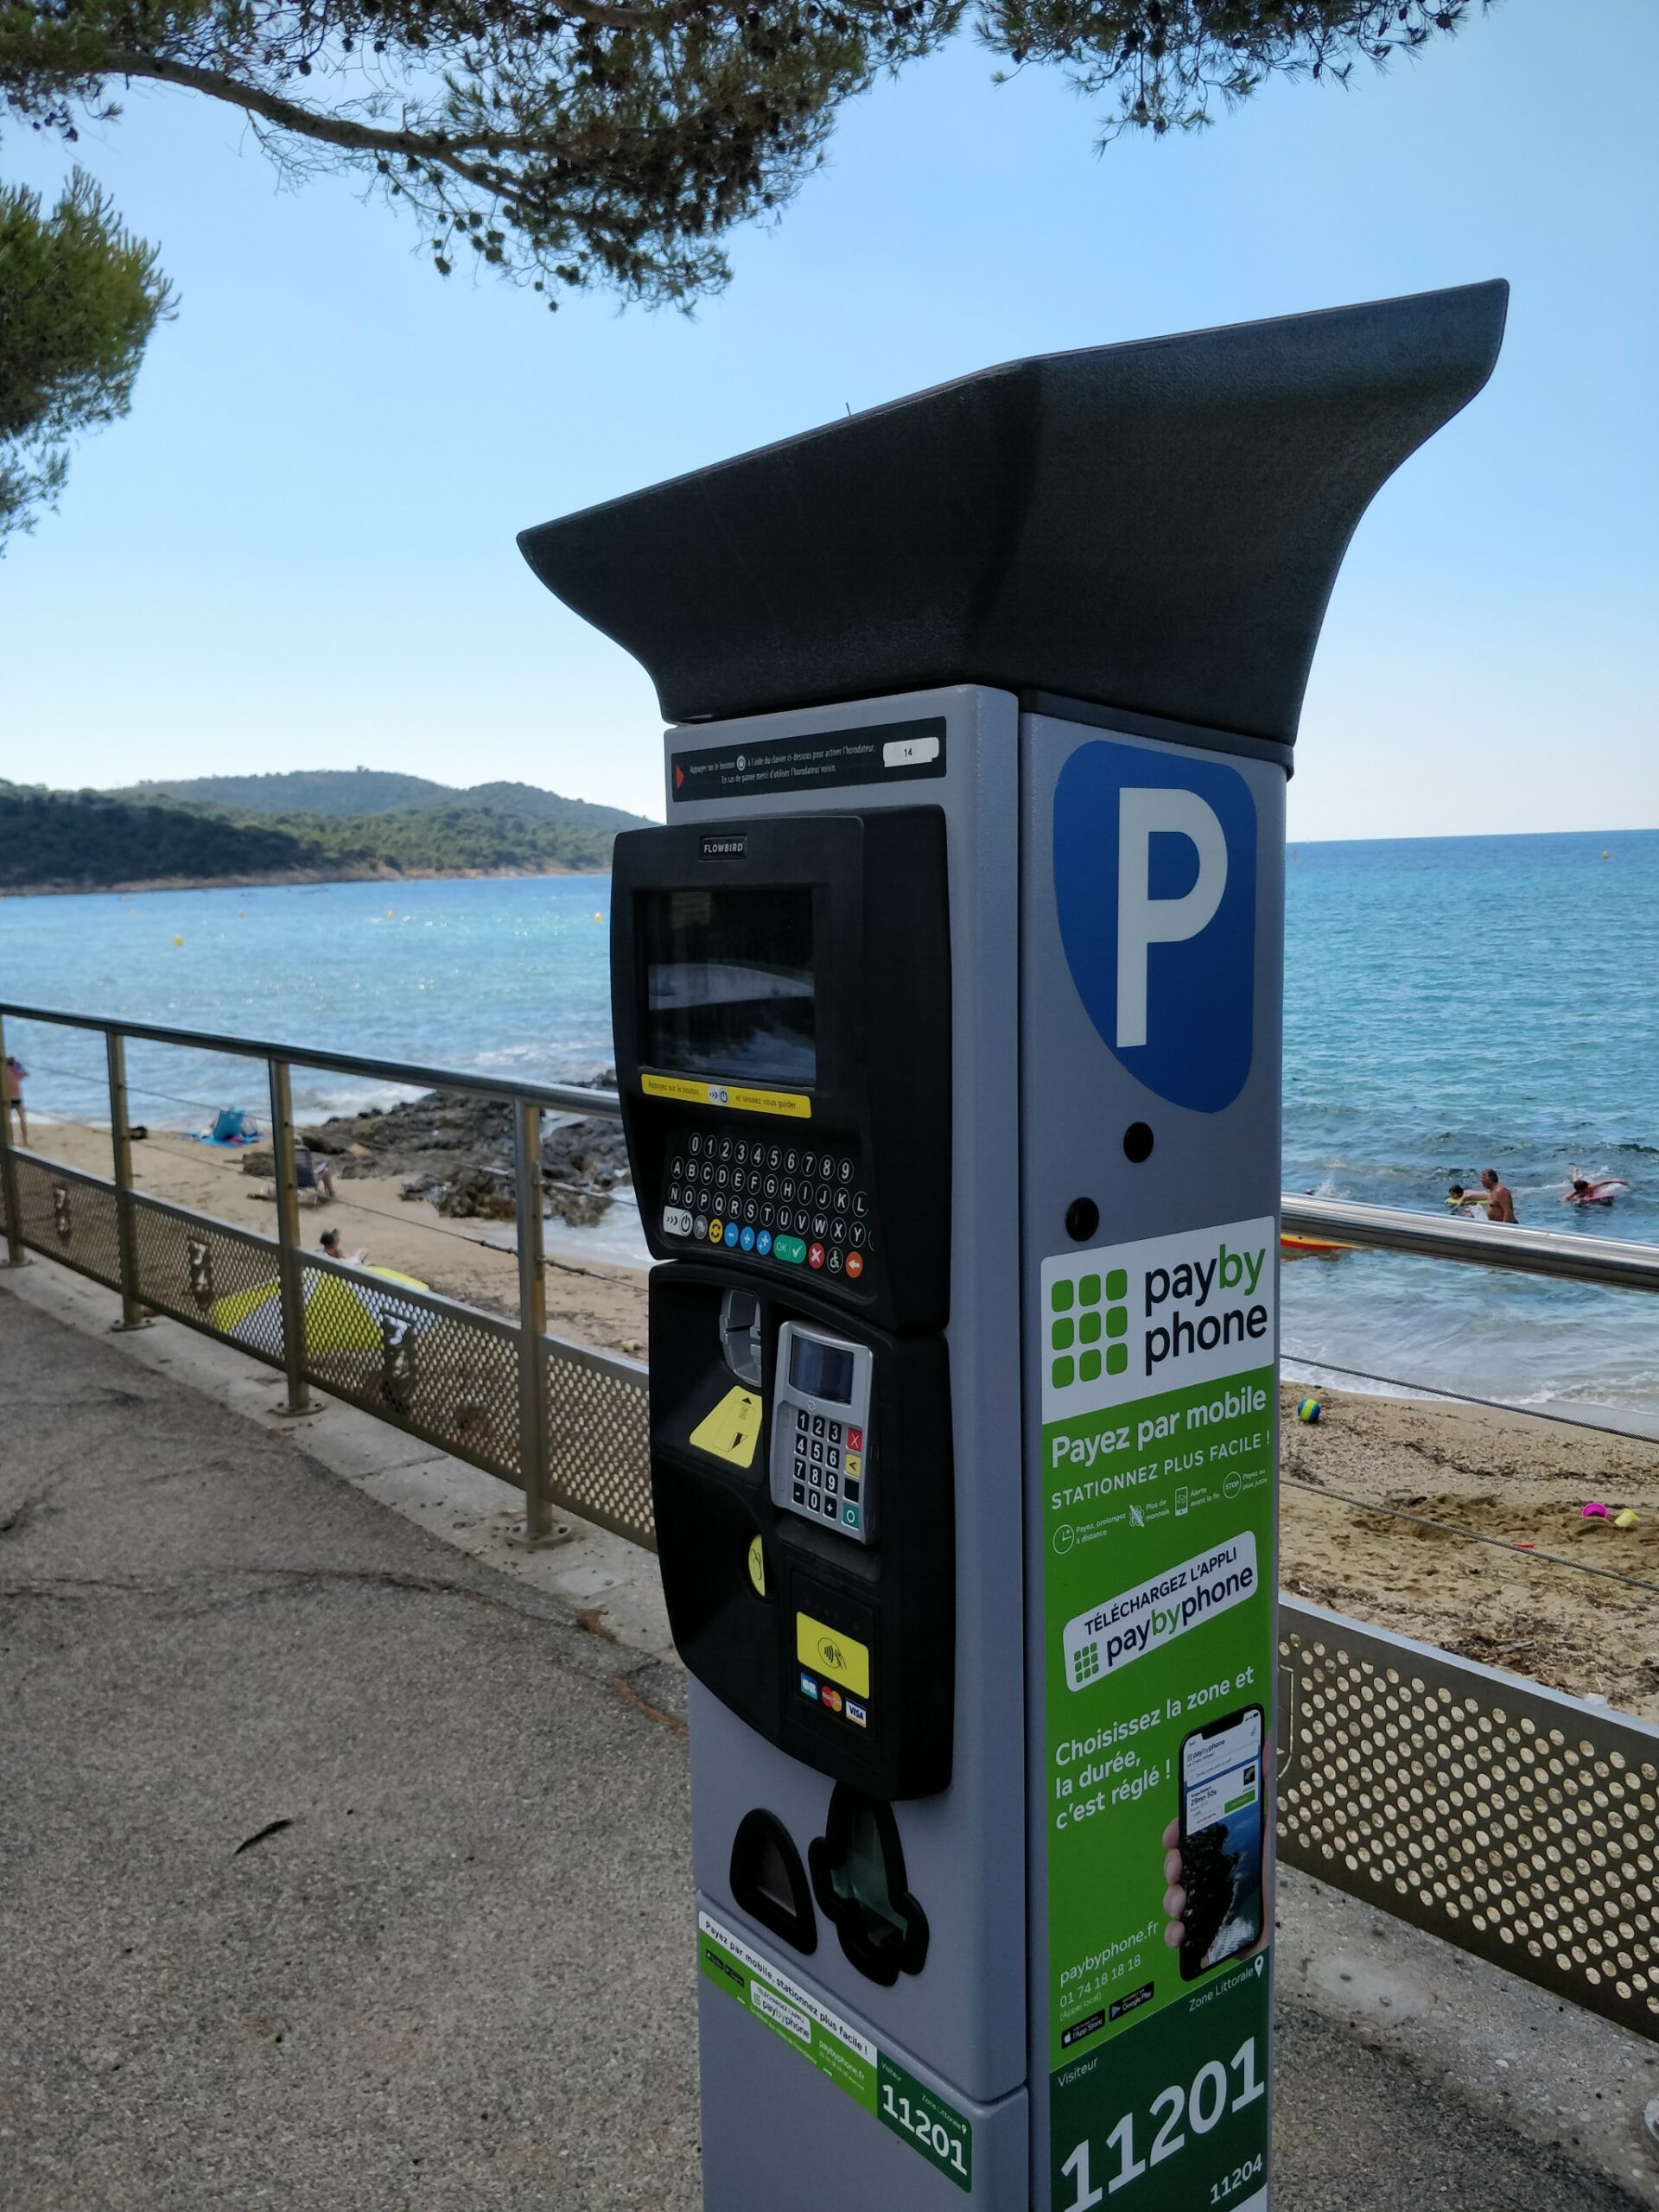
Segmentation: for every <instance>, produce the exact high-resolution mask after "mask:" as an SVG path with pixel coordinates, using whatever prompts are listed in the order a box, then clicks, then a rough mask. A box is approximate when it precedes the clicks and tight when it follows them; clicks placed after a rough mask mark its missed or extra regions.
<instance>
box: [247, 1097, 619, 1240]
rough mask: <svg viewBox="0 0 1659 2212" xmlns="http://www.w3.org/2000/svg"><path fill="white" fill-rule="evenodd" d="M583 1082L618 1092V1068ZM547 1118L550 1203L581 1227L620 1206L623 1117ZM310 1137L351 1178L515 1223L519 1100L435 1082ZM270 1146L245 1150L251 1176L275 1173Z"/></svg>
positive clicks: (443, 1207)
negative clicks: (390, 1184) (394, 1182)
mask: <svg viewBox="0 0 1659 2212" xmlns="http://www.w3.org/2000/svg"><path fill="white" fill-rule="evenodd" d="M578 1087H579V1088H581V1089H583V1090H614V1088H615V1087H616V1071H615V1069H614V1068H605V1069H602V1070H601V1071H599V1072H598V1073H596V1074H594V1075H592V1076H588V1077H584V1078H583V1079H582V1082H581V1083H580V1084H579V1086H578ZM549 1121H550V1117H547V1116H544V1117H543V1137H542V1192H543V1198H544V1200H545V1203H546V1205H547V1206H548V1208H549V1209H550V1211H552V1212H553V1213H554V1214H556V1216H557V1217H558V1218H559V1219H560V1220H562V1221H563V1222H565V1223H567V1224H569V1226H570V1227H571V1228H573V1229H586V1228H589V1227H591V1226H592V1224H594V1222H597V1221H601V1220H603V1218H604V1217H605V1216H606V1215H607V1213H608V1212H609V1211H610V1209H611V1205H612V1203H613V1192H615V1191H616V1190H617V1189H618V1188H619V1187H620V1185H626V1182H627V1181H628V1154H627V1147H626V1144H625V1143H624V1141H623V1137H622V1125H621V1123H620V1122H614V1121H612V1120H611V1119H610V1118H609V1117H608V1116H604V1117H599V1116H595V1117H594V1118H593V1119H591V1120H590V1119H588V1118H586V1117H584V1116H579V1115H572V1116H569V1117H566V1116H559V1117H558V1118H557V1119H556V1120H552V1121H551V1125H550V1126H549ZM298 1136H299V1141H300V1142H301V1143H302V1144H305V1145H308V1146H309V1147H310V1148H311V1150H312V1151H313V1152H314V1153H316V1154H319V1155H321V1156H323V1157H326V1158H327V1160H328V1163H329V1166H331V1167H332V1168H333V1170H334V1173H335V1174H336V1175H337V1176H339V1177H340V1178H341V1179H350V1178H353V1177H356V1176H375V1177H380V1178H391V1177H397V1178H401V1179H402V1180H401V1187H400V1192H399V1195H400V1196H401V1197H403V1198H411V1199H413V1198H420V1199H424V1200H425V1202H426V1203H427V1204H428V1205H430V1206H432V1207H434V1208H435V1210H436V1211H438V1212H439V1213H441V1214H445V1215H448V1217H451V1218H452V1219H458V1220H472V1219H480V1220H486V1221H511V1220H512V1219H513V1217H514V1216H515V1214H516V1213H517V1211H518V1207H517V1204H516V1199H515V1192H514V1157H513V1150H514V1138H513V1108H512V1102H511V1101H510V1100H508V1099H505V1098H489V1097H480V1096H478V1094H477V1093H476V1092H468V1091H445V1090H429V1091H426V1092H423V1095H422V1096H420V1097H419V1098H410V1099H405V1100H403V1101H401V1102H400V1103H398V1104H397V1105H396V1106H387V1107H384V1108H383V1107H376V1106H372V1107H369V1108H368V1109H365V1111H364V1112H363V1113H360V1114H336V1115H334V1116H331V1118H330V1119H329V1120H327V1121H326V1122H319V1123H315V1124H313V1125H308V1126H306V1127H304V1128H301V1129H300V1130H299V1131H298ZM272 1167H273V1162H272V1158H271V1154H270V1153H269V1152H268V1151H264V1150H255V1151H251V1152H249V1153H247V1154H245V1155H244V1157H243V1160H242V1172H243V1173H244V1174H245V1175H260V1176H268V1175H270V1173H271V1172H272Z"/></svg>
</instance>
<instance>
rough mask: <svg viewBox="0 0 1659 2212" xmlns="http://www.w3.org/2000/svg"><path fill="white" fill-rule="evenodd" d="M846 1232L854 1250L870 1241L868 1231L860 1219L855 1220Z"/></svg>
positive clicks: (859, 1248)
mask: <svg viewBox="0 0 1659 2212" xmlns="http://www.w3.org/2000/svg"><path fill="white" fill-rule="evenodd" d="M847 1234H848V1236H849V1237H850V1238H851V1240H852V1245H853V1249H854V1250H855V1252H856V1251H859V1250H861V1249H862V1247H863V1246H864V1245H866V1244H868V1243H869V1241H870V1232H869V1230H868V1229H866V1228H865V1226H864V1224H863V1223H862V1222H861V1221H855V1223H854V1224H853V1225H852V1227H851V1228H850V1229H849V1230H848V1232H847Z"/></svg>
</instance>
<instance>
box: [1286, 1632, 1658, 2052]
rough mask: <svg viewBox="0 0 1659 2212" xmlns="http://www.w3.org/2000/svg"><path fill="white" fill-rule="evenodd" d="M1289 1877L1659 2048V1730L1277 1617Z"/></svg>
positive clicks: (1474, 1669)
mask: <svg viewBox="0 0 1659 2212" xmlns="http://www.w3.org/2000/svg"><path fill="white" fill-rule="evenodd" d="M1279 1655H1280V1675H1279V1704H1278V1740H1279V1843H1280V1851H1281V1856H1282V1858H1283V1860H1284V1863H1285V1864H1286V1865H1287V1866H1298V1867H1300V1868H1301V1869H1302V1870H1303V1871H1304V1872H1307V1873H1310V1874H1317V1875H1318V1876H1319V1878H1321V1879H1322V1880H1324V1881H1326V1882H1330V1883H1332V1885H1334V1886H1335V1887H1337V1888H1338V1889H1342V1890H1347V1891H1351V1893H1352V1894H1353V1895H1354V1896H1355V1897H1364V1898H1366V1899H1367V1900H1368V1901H1369V1902H1370V1904H1375V1905H1376V1906H1378V1907H1379V1908H1381V1910H1383V1911H1385V1912H1389V1913H1393V1914H1395V1915H1396V1916H1398V1917H1399V1918H1401V1919H1402V1920H1408V1921H1411V1922H1414V1923H1415V1924H1416V1925H1417V1926H1418V1927H1420V1928H1425V1929H1428V1930H1429V1932H1430V1933H1431V1934H1433V1935H1435V1936H1443V1937H1445V1938H1446V1941H1447V1942H1452V1943H1456V1944H1459V1945H1460V1946H1461V1947H1462V1948H1464V1949H1465V1950H1468V1951H1475V1952H1478V1953H1479V1954H1480V1955H1481V1956H1482V1957H1484V1958H1487V1959H1491V1960H1495V1961H1497V1964H1499V1965H1500V1966H1504V1967H1509V1968H1510V1970H1511V1971H1512V1972H1513V1973H1516V1974H1524V1975H1525V1976H1526V1977H1527V1979H1528V1980H1531V1981H1535V1982H1538V1983H1541V1985H1542V1986H1543V1987H1545V1988H1546V1989H1549V1990H1553V1991H1554V1992H1555V1993H1557V1994H1558V1995H1559V1996H1561V1997H1563V1998H1566V1999H1569V2000H1570V2001H1571V2002H1572V2003H1573V2004H1575V2005H1584V2006H1585V2007H1586V2008H1587V2009H1588V2010H1589V2011H1591V2012H1600V2013H1603V2014H1605V2016H1606V2018H1609V2019H1611V2020H1616V2021H1618V2023H1619V2024H1620V2025H1621V2026H1624V2027H1626V2028H1630V2029H1634V2030H1635V2031H1636V2032H1637V2034H1638V2035H1642V2036H1645V2037H1649V2039H1651V2040H1655V2041H1659V1955H1656V1917H1659V1728H1654V1727H1651V1726H1649V1725H1648V1724H1647V1723H1646V1722H1643V1721H1640V1720H1635V1719H1630V1717H1629V1716H1627V1715H1625V1714H1623V1713H1611V1712H1609V1711H1607V1710H1606V1709H1605V1708H1604V1707H1599V1706H1590V1705H1586V1704H1584V1703H1583V1702H1582V1701H1581V1700H1580V1699H1577V1698H1572V1697H1566V1696H1563V1695H1561V1694H1559V1693H1557V1692H1555V1691H1554V1690H1547V1689H1544V1688H1541V1686H1540V1685H1539V1684H1537V1683H1535V1682H1528V1681H1522V1680H1521V1679H1519V1677H1517V1676H1516V1675H1500V1674H1497V1673H1496V1672H1495V1671H1494V1670H1493V1669H1491V1668H1488V1667H1481V1666H1478V1665H1477V1664H1475V1663H1474V1662H1472V1661H1471V1660H1466V1659H1459V1658H1458V1657H1456V1656H1454V1655H1453V1654H1452V1653H1450V1652H1446V1651H1441V1650H1438V1649H1435V1648H1434V1647H1433V1646H1432V1645H1429V1644H1424V1643H1414V1642H1412V1641H1411V1640H1410V1639H1409V1638H1408V1637H1395V1636H1389V1635H1385V1634H1383V1633H1382V1632H1380V1631H1379V1630H1376V1629H1372V1628H1367V1627H1364V1626H1363V1625H1362V1624H1360V1623H1359V1622H1357V1621H1351V1620H1345V1619H1344V1618H1343V1617H1342V1616H1341V1615H1340V1614H1338V1613H1327V1612H1325V1611H1322V1610H1321V1609H1320V1608H1319V1607H1318V1606H1313V1605H1292V1604H1289V1603H1284V1604H1282V1605H1281V1609H1280V1635H1279Z"/></svg>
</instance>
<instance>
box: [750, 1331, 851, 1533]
mask: <svg viewBox="0 0 1659 2212" xmlns="http://www.w3.org/2000/svg"><path fill="white" fill-rule="evenodd" d="M873 1368H874V1356H873V1355H872V1353H871V1351H870V1349H869V1347H868V1344H849V1343H847V1342H846V1340H845V1339H844V1338H841V1337H836V1336H831V1335H830V1334H829V1332H828V1331H826V1330H823V1329H814V1328H810V1327H808V1326H807V1325H806V1324H805V1323H804V1322H802V1321H785V1323H784V1325H783V1326H782V1328H780V1329H779V1332H778V1363H777V1371H776V1379H775V1380H774V1383H773V1385H772V1459H771V1468H770V1473H771V1490H772V1503H773V1504H774V1505H775V1506H777V1507H778V1508H779V1510H780V1511H782V1512H785V1513H799V1514H802V1515H804V1516H805V1517H806V1518H807V1519H808V1520H810V1521H817V1522H820V1523H821V1524H822V1525H823V1526H824V1527H827V1528H833V1529H836V1530H837V1531H838V1533H839V1534H840V1535H843V1536H850V1537H851V1538H852V1539H853V1540H854V1541H855V1542H856V1543H861V1544H868V1543H869V1542H871V1541H873V1539H874V1535H875V1484H874V1456H873V1439H872V1437H871V1434H870V1380H871V1375H872V1371H873Z"/></svg>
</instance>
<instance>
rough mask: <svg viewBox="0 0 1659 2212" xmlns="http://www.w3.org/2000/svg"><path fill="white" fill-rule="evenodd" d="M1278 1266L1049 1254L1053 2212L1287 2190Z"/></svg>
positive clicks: (1241, 2199)
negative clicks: (1274, 2067)
mask: <svg viewBox="0 0 1659 2212" xmlns="http://www.w3.org/2000/svg"><path fill="white" fill-rule="evenodd" d="M1276 1262H1277V1230H1276V1227H1275V1224H1274V1222H1273V1221H1272V1220H1271V1218H1263V1219H1262V1220H1258V1221H1249V1222H1236V1223H1231V1224H1228V1225H1227V1226H1225V1227H1224V1228H1220V1229H1215V1230H1201V1231H1196V1232H1193V1233H1191V1234H1184V1235H1181V1236H1163V1237H1152V1238H1148V1239H1146V1240H1145V1241H1143V1242H1141V1243H1135V1244H1128V1245H1122V1246H1118V1247H1116V1248H1112V1249H1106V1250H1097V1251H1093V1252H1089V1253H1083V1254H1079V1253H1076V1252H1072V1253H1068V1254H1066V1255H1063V1256H1060V1257H1057V1258H1054V1259H1051V1260H1048V1261H1046V1262H1044V1265H1043V1271H1042V1289H1043V1326H1044V1327H1045V1329H1046V1332H1048V1339H1047V1342H1046V1345H1045V1357H1044V1381H1043V1430H1042V1452H1043V1467H1042V1480H1043V1490H1044V1505H1043V1537H1044V1554H1043V1557H1044V1626H1045V1650H1046V1658H1045V1679H1044V1686H1043V1687H1044V1705H1045V1712H1046V1738H1045V1745H1046V1760H1047V1784H1046V1789H1047V1805H1046V1825H1047V1837H1048V1846H1047V1894H1048V2022H1049V2064H1050V2068H1051V2069H1052V2145H1053V2171H1052V2176H1051V2186H1052V2200H1051V2201H1052V2205H1053V2207H1054V2212H1087V2208H1089V2207H1091V2206H1094V2205H1097V2204H1101V2203H1103V2202H1105V2201H1106V2199H1107V2198H1108V2197H1109V2196H1114V2197H1115V2196H1117V2195H1118V2194H1119V2193H1120V2192H1122V2191H1124V2190H1133V2194H1132V2195H1130V2196H1125V2197H1124V2198H1123V2202H1124V2203H1125V2205H1126V2207H1128V2206H1130V2205H1132V2206H1133V2207H1134V2208H1135V2212H1189V2209H1190V2208H1191V2207H1192V2206H1194V2205H1199V2206H1203V2205H1218V2206H1226V2207H1228V2208H1229V2209H1230V2212H1240V2209H1242V2212H1252V2208H1258V2207H1260V2206H1262V2205H1264V2204H1265V2202H1266V2189H1267V2180H1266V2159H1267V2135H1268V2096H1267V2093H1266V2081H1267V2067H1268V2017H1269V1996H1270V1981H1271V1976H1270V1974H1269V1971H1268V1956H1267V1945H1268V1936H1269V1935H1270V1929H1269V1925H1268V1911H1267V1884H1266V1859H1267V1854H1268V1839H1269V1833H1270V1832H1269V1828H1268V1816H1269V1815H1268V1802H1267V1780H1266V1777H1267V1776H1268V1774H1269V1773H1270V1771H1271V1769H1270V1766H1269V1764H1268V1761H1269V1759H1270V1756H1271V1751H1270V1745H1269V1744H1268V1719H1269V1716H1270V1714H1271V1712H1272V1703H1271V1700H1272V1694H1273V1688H1274V1587H1275V1582H1276V1575H1275V1571H1274V1529H1275V1514H1274V1433H1275V1428H1274V1423H1275V1404H1274V1344H1275V1336H1274V1298H1275V1275H1276ZM1172 1869H1173V1870H1174V1871H1175V1880H1174V1882H1173V1883H1172V1881H1171V1878H1170V1872H1171V1870H1172ZM1172 1888H1179V1891H1181V1896H1180V1897H1179V1900H1173V1899H1171V1898H1170V1897H1169V1896H1168V1892H1169V1891H1171V1889H1172Z"/></svg>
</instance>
